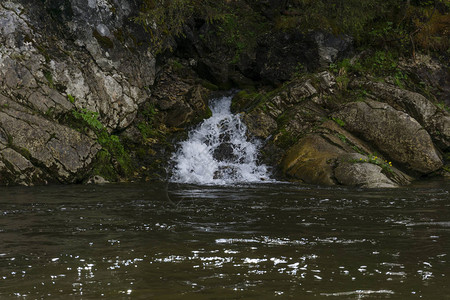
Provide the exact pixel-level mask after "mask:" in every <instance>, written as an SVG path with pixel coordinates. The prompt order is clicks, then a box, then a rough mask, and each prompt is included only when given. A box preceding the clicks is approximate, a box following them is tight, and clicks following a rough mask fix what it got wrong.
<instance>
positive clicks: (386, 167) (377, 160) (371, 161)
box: [350, 154, 394, 173]
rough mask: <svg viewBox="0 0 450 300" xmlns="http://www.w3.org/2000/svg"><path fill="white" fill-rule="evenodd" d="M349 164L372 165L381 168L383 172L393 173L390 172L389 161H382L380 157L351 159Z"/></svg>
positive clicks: (369, 156)
mask: <svg viewBox="0 0 450 300" xmlns="http://www.w3.org/2000/svg"><path fill="white" fill-rule="evenodd" d="M350 162H354V163H369V164H374V165H377V166H379V167H381V168H382V169H383V171H387V172H389V173H393V172H394V171H393V170H392V163H391V162H390V161H389V162H388V161H387V160H384V161H383V159H382V158H381V157H378V156H377V155H375V154H371V155H367V158H360V159H359V160H358V159H352V160H350Z"/></svg>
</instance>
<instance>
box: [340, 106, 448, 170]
mask: <svg viewBox="0 0 450 300" xmlns="http://www.w3.org/2000/svg"><path fill="white" fill-rule="evenodd" d="M333 117H334V118H336V119H340V120H341V121H343V123H344V128H345V129H347V130H348V131H350V132H352V133H354V134H356V135H358V136H360V137H361V138H362V139H364V140H366V141H368V142H370V143H372V144H373V145H374V146H375V147H376V148H377V149H379V150H380V151H381V152H382V153H383V154H385V155H386V156H387V157H388V158H390V159H391V160H392V161H395V162H397V163H399V164H401V165H402V166H403V167H405V168H406V169H408V170H410V171H413V172H416V173H418V174H428V173H431V172H433V171H436V170H438V169H439V168H441V167H442V166H443V162H442V157H441V155H440V154H439V152H438V151H437V149H436V148H435V146H434V144H433V142H432V140H431V137H430V135H429V134H428V132H427V131H426V130H425V129H424V128H423V127H422V126H421V125H420V124H419V122H417V121H416V120H415V119H414V118H412V117H411V116H409V115H408V114H406V113H404V112H401V111H398V110H396V109H394V108H393V107H392V106H390V105H389V104H386V103H382V102H377V101H373V100H366V101H364V102H353V103H349V104H347V105H345V106H344V107H343V108H342V109H340V110H339V111H338V112H336V113H334V114H333Z"/></svg>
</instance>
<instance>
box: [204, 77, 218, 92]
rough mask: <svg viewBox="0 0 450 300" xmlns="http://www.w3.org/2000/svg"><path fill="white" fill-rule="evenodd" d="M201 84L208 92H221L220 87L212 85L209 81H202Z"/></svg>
mask: <svg viewBox="0 0 450 300" xmlns="http://www.w3.org/2000/svg"><path fill="white" fill-rule="evenodd" d="M200 84H201V85H202V86H203V87H204V88H207V89H208V90H211V91H217V90H219V87H218V86H217V85H215V84H213V83H211V82H209V81H207V80H201V81H200Z"/></svg>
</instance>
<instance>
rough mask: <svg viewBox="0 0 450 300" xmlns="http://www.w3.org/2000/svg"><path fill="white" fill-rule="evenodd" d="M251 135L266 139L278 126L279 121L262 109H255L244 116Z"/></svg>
mask: <svg viewBox="0 0 450 300" xmlns="http://www.w3.org/2000/svg"><path fill="white" fill-rule="evenodd" d="M243 121H244V123H245V124H246V125H247V129H248V132H249V134H250V135H251V136H254V137H258V138H262V139H266V138H267V137H268V136H269V135H270V134H271V133H272V132H273V131H274V130H275V129H276V128H277V122H276V121H275V120H274V119H273V118H271V117H270V116H268V115H266V114H265V113H263V112H262V111H261V110H254V111H252V112H250V113H249V114H245V115H244V117H243Z"/></svg>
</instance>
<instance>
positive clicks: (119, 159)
mask: <svg viewBox="0 0 450 300" xmlns="http://www.w3.org/2000/svg"><path fill="white" fill-rule="evenodd" d="M72 114H73V116H74V117H75V119H76V120H79V121H82V126H85V127H84V128H83V127H81V129H82V130H86V129H87V128H89V129H91V130H93V131H94V132H95V134H96V135H97V142H98V143H99V144H100V145H101V146H102V151H103V152H104V153H103V154H102V155H103V156H102V157H101V159H103V160H102V161H101V164H104V165H105V167H101V168H97V169H98V170H105V171H108V170H109V169H110V168H112V169H114V170H115V174H116V179H117V176H119V175H120V176H130V175H131V173H132V169H133V168H132V162H131V158H130V156H129V154H128V152H127V151H126V150H125V148H124V146H123V145H122V143H121V141H120V139H119V137H118V136H117V135H114V134H110V133H108V131H107V130H106V128H105V127H104V126H103V124H102V123H101V122H100V120H98V117H99V113H98V112H93V111H89V110H87V109H81V110H74V111H73V112H72ZM107 157H108V158H109V161H108V163H106V162H105V161H104V160H105V159H106V158H107ZM96 175H101V176H103V177H105V176H107V177H108V178H111V174H110V172H109V171H108V172H106V173H105V174H101V173H97V174H96ZM105 178H106V177H105Z"/></svg>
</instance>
